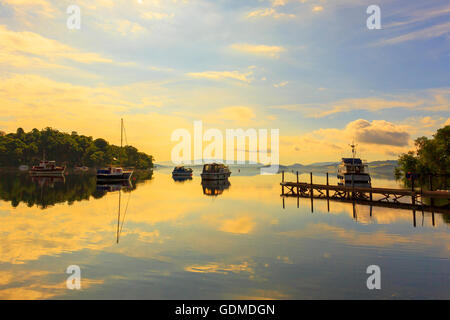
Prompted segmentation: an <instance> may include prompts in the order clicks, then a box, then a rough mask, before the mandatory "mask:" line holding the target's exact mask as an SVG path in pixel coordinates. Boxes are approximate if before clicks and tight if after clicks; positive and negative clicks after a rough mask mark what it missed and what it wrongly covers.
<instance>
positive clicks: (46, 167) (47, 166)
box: [30, 160, 66, 177]
mask: <svg viewBox="0 0 450 320" xmlns="http://www.w3.org/2000/svg"><path fill="white" fill-rule="evenodd" d="M65 170H66V167H64V166H63V167H59V166H57V165H56V162H55V161H48V160H42V161H41V162H40V163H39V165H38V166H33V167H32V168H31V170H30V174H31V175H33V176H41V177H50V176H59V175H62V174H64V171H65Z"/></svg>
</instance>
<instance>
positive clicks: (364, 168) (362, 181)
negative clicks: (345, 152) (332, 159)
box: [337, 143, 372, 188]
mask: <svg viewBox="0 0 450 320" xmlns="http://www.w3.org/2000/svg"><path fill="white" fill-rule="evenodd" d="M350 147H352V157H351V158H342V161H341V163H340V164H339V166H338V170H337V172H338V173H337V178H338V185H340V186H346V187H352V186H355V187H362V188H370V187H371V186H372V183H371V178H370V174H369V166H368V165H367V163H365V162H364V161H362V160H361V159H360V158H356V145H355V144H354V143H353V144H351V145H350Z"/></svg>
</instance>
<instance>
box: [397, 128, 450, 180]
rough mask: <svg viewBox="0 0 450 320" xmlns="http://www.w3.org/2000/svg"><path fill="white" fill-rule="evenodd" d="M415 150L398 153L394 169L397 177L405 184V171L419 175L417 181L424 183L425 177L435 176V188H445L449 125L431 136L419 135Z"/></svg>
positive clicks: (448, 167) (449, 151)
mask: <svg viewBox="0 0 450 320" xmlns="http://www.w3.org/2000/svg"><path fill="white" fill-rule="evenodd" d="M415 146H416V151H409V152H408V153H406V154H402V155H400V157H399V159H398V167H397V168H396V169H395V176H396V178H397V179H403V180H404V181H405V182H406V183H407V184H408V180H407V179H406V174H407V173H414V174H417V175H419V177H420V179H419V182H421V183H426V182H427V179H426V178H427V177H429V176H434V177H436V178H435V179H434V181H436V183H433V184H434V185H435V187H437V188H446V186H447V180H448V176H449V175H450V157H449V155H450V126H445V127H443V128H441V129H439V130H438V131H437V132H436V134H434V135H433V138H431V139H428V138H427V137H419V138H417V139H416V140H415Z"/></svg>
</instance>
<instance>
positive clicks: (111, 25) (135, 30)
mask: <svg viewBox="0 0 450 320" xmlns="http://www.w3.org/2000/svg"><path fill="white" fill-rule="evenodd" d="M97 25H98V26H99V27H100V28H102V29H103V30H105V31H107V32H110V33H112V34H117V33H119V34H120V35H121V36H124V37H125V36H129V35H139V34H142V33H144V32H146V31H147V29H146V28H145V27H143V26H142V25H140V24H139V23H137V22H133V21H130V20H127V19H116V20H111V21H103V22H101V23H98V24H97Z"/></svg>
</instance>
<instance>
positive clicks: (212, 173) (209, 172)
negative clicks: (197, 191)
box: [201, 163, 231, 180]
mask: <svg viewBox="0 0 450 320" xmlns="http://www.w3.org/2000/svg"><path fill="white" fill-rule="evenodd" d="M230 175H231V171H230V169H229V168H228V166H226V165H224V164H222V163H208V164H205V165H204V166H203V171H202V173H201V177H202V180H225V179H228V178H229V177H230Z"/></svg>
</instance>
